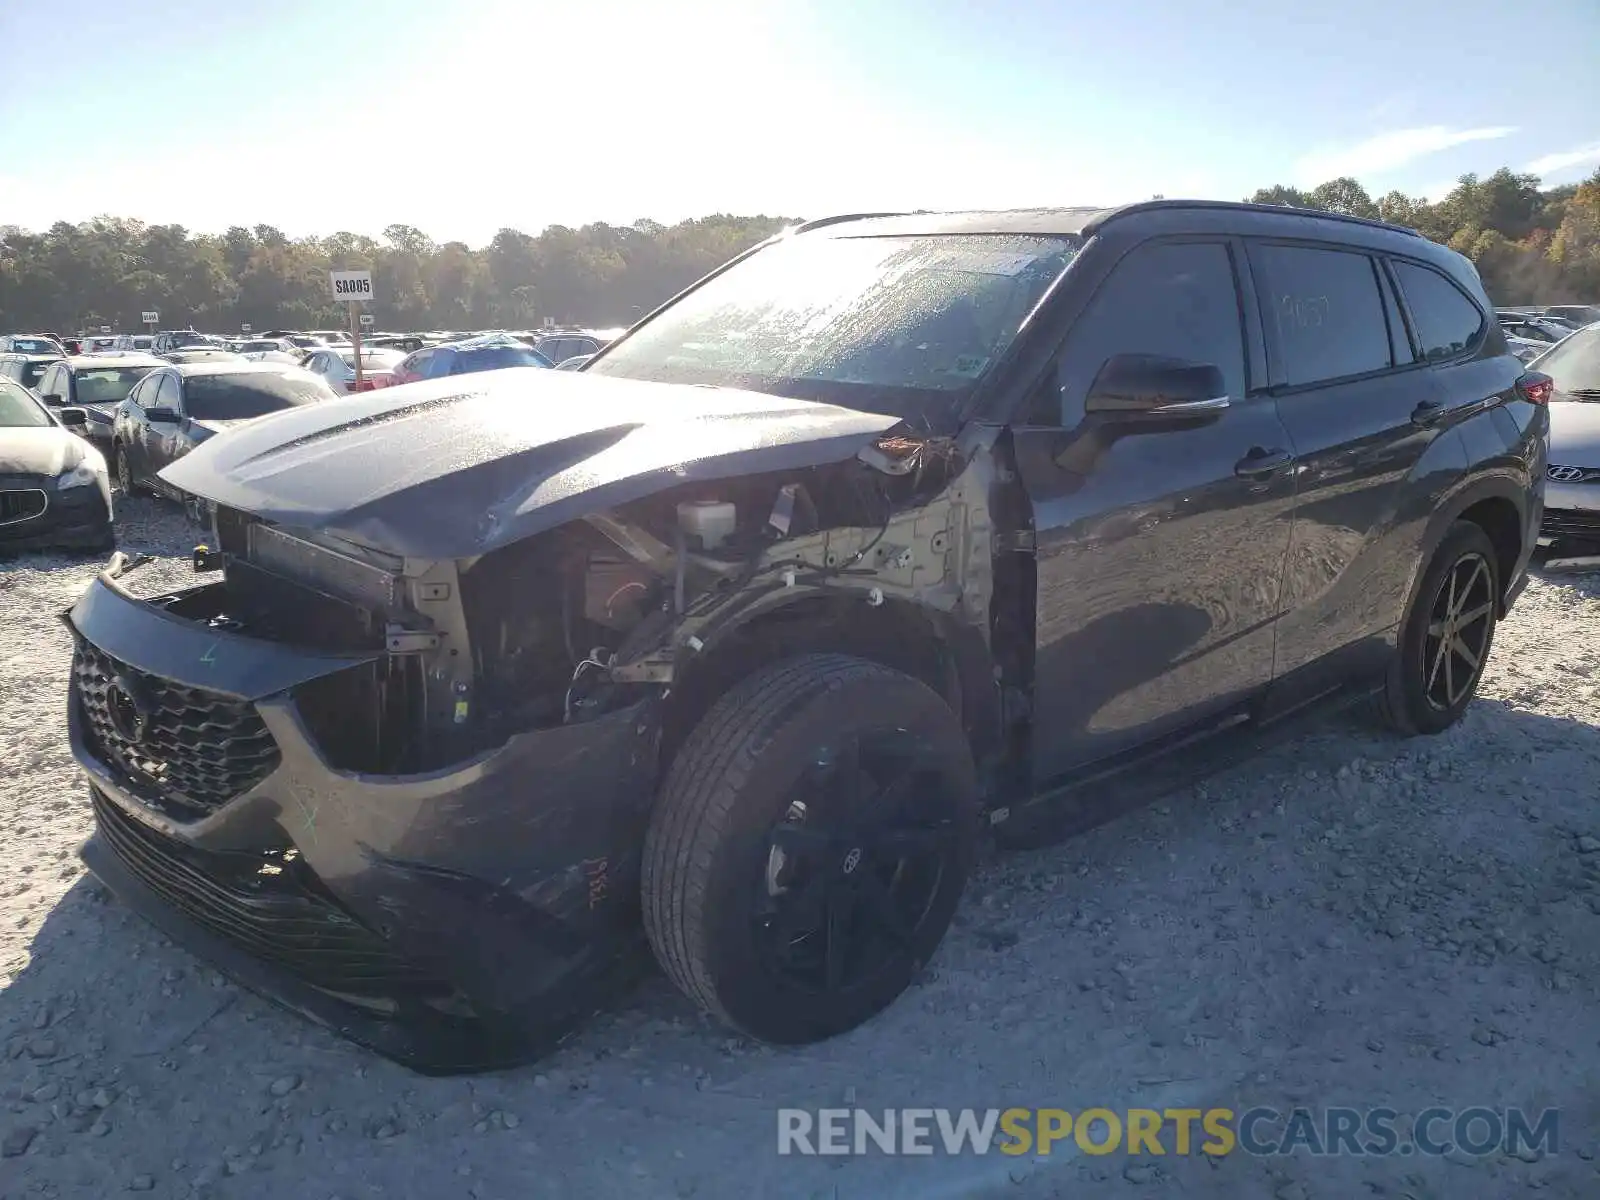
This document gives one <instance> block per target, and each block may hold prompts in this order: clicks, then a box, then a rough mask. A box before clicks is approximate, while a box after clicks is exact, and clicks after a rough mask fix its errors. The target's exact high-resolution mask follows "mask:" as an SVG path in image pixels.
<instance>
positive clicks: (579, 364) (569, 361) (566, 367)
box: [556, 354, 594, 371]
mask: <svg viewBox="0 0 1600 1200" xmlns="http://www.w3.org/2000/svg"><path fill="white" fill-rule="evenodd" d="M593 357H594V355H592V354H575V355H573V356H572V357H571V358H564V359H562V360H561V361H560V362H558V363H557V364H556V370H558V371H581V370H583V365H584V364H585V363H586V362H588V361H589V360H590V359H591V358H593Z"/></svg>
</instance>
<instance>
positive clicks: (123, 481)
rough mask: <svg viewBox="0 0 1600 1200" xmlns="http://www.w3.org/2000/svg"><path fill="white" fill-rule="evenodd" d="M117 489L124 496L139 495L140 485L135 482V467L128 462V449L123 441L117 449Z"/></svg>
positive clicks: (118, 444)
mask: <svg viewBox="0 0 1600 1200" xmlns="http://www.w3.org/2000/svg"><path fill="white" fill-rule="evenodd" d="M116 469H117V490H118V491H120V492H121V493H122V494H123V495H124V496H137V495H138V494H139V485H138V484H137V483H135V482H134V478H133V468H132V467H131V466H130V465H129V463H128V450H127V447H125V446H124V445H123V444H122V443H121V442H118V443H117V449H116Z"/></svg>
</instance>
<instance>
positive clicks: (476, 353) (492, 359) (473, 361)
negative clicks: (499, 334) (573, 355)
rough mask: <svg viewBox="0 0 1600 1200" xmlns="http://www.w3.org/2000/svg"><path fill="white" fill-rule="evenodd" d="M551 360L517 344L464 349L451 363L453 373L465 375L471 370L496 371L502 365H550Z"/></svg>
mask: <svg viewBox="0 0 1600 1200" xmlns="http://www.w3.org/2000/svg"><path fill="white" fill-rule="evenodd" d="M549 365H550V360H549V359H547V358H545V357H544V356H543V355H541V354H539V353H537V352H535V351H533V350H526V349H518V348H517V347H516V346H485V347H484V348H483V349H481V350H463V351H461V352H460V353H458V354H457V355H456V356H455V361H454V363H452V364H451V367H450V373H451V374H452V375H465V374H467V373H468V372H471V371H495V370H498V369H500V368H501V367H548V366H549Z"/></svg>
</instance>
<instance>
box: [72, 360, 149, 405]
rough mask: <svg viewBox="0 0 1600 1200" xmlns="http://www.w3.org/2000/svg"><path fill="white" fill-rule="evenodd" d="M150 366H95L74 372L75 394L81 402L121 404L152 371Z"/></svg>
mask: <svg viewBox="0 0 1600 1200" xmlns="http://www.w3.org/2000/svg"><path fill="white" fill-rule="evenodd" d="M153 370H155V367H154V366H148V367H94V368H80V369H79V370H77V371H75V372H73V379H74V381H75V382H76V387H75V388H74V394H75V395H76V397H77V400H78V403H79V404H120V403H122V401H123V400H124V399H126V398H127V395H128V393H129V392H131V391H132V390H133V385H134V384H136V383H138V382H139V380H141V379H143V378H144V377H145V376H146V375H148V374H150V372H151V371H153Z"/></svg>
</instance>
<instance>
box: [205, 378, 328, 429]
mask: <svg viewBox="0 0 1600 1200" xmlns="http://www.w3.org/2000/svg"><path fill="white" fill-rule="evenodd" d="M332 395H333V392H332V391H331V390H330V389H329V388H328V385H327V384H326V383H324V382H323V381H322V380H321V379H318V378H317V377H316V376H314V375H309V374H308V375H306V376H304V377H301V376H297V375H296V376H291V375H270V374H255V373H251V374H248V375H196V376H194V377H193V378H191V379H188V380H186V381H185V382H184V385H183V405H184V411H185V412H187V413H188V414H189V416H191V417H194V418H195V419H196V420H200V421H242V420H246V419H248V418H250V417H261V416H265V415H266V414H267V413H272V412H278V411H279V410H280V409H285V408H293V407H295V406H296V405H298V404H315V403H316V402H317V401H318V400H326V399H328V398H329V397H331V396H332Z"/></svg>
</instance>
